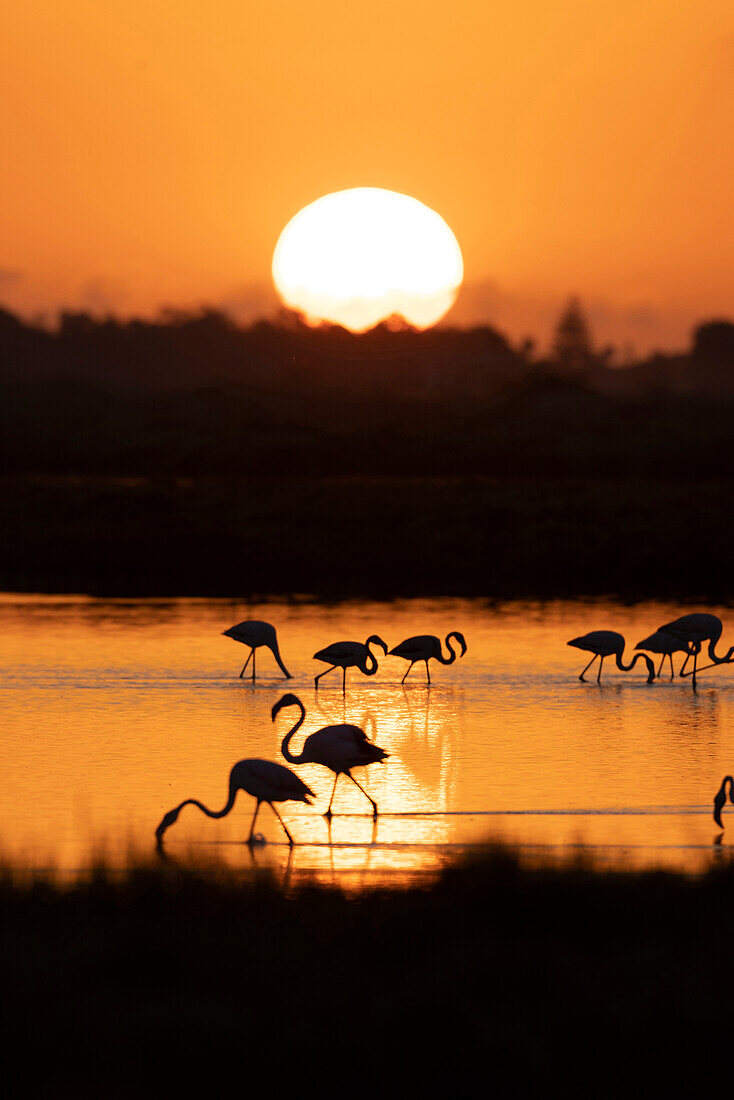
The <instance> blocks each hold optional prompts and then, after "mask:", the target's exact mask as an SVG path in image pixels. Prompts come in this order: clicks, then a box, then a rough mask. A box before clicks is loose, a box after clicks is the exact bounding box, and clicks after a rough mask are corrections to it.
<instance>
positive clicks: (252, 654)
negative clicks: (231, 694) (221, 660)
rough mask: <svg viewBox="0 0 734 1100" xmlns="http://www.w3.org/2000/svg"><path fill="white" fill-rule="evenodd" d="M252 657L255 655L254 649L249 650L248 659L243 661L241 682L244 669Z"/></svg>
mask: <svg viewBox="0 0 734 1100" xmlns="http://www.w3.org/2000/svg"><path fill="white" fill-rule="evenodd" d="M254 655H255V650H254V649H251V650H250V656H249V657H248V658H247V660H246V661H245V663H244V665H243V666H242V672H241V673H240V680H241V679H242V677H243V676H244V675H245V669H246V668H247V666H248V665H249V663H250V660H251V658H252V657H254Z"/></svg>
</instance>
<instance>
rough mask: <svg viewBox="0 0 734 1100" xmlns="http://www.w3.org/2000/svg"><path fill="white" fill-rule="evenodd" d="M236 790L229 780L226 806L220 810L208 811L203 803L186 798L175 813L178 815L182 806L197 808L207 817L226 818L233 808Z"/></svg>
mask: <svg viewBox="0 0 734 1100" xmlns="http://www.w3.org/2000/svg"><path fill="white" fill-rule="evenodd" d="M238 789H239V788H238V787H237V784H236V783H234V782H233V781H232V780H231V779H230V781H229V797H228V799H227V802H226V804H225V805H224V806H223V807H222V809H221V810H210V809H209V807H208V806H205V805H204V803H203V802H199V800H198V798H187V799H186V801H185V802H182V803H181V805H180V806H179V808H178V810H177V811H176V813H177V814H178V813H180V812H181V810H182V809H183V808H184V806H197V807H198V808H199V809H200V810H201V812H202V813H204V814H206V816H207V817H226V816H227V814H228V813H229V811H230V810H231V809H232V807H233V806H234V800H235V798H236V797H237V791H238Z"/></svg>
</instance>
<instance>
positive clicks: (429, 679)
mask: <svg viewBox="0 0 734 1100" xmlns="http://www.w3.org/2000/svg"><path fill="white" fill-rule="evenodd" d="M426 676H427V677H428V683H429V684H430V682H431V670H430V669H429V667H428V658H427V657H426Z"/></svg>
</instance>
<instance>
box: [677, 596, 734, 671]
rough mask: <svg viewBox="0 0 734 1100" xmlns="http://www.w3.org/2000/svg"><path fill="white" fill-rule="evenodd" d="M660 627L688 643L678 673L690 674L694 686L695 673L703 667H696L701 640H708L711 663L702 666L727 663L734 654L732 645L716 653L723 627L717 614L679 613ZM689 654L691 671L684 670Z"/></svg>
mask: <svg viewBox="0 0 734 1100" xmlns="http://www.w3.org/2000/svg"><path fill="white" fill-rule="evenodd" d="M660 629H661V630H665V631H666V632H667V633H668V634H674V635H675V636H676V637H677V638H680V639H681V640H682V641H684V642H688V643H689V645H690V649H689V652H688V656H687V657H686V659H685V661H684V662H683V667H682V668H681V670H680V672H679V673H678V675H679V676H691V675H692V676H693V686H694V688H695V686H696V673H697V672H702V671H703V669H699V668H697V667H696V666H697V661H698V655H699V653H700V652H701V645H702V644H703V642H708V644H709V646H708V654H709V659H710V661H711V664H710V665H704V668H713V666H714V665H725V664H728V663H729V662H730V661H731V658H732V654H734V646H732V647H731V649H730V650H729V651H728V653H726V654H725V655H724V656H723V657H718V656H717V654H716V649H715V647H716V643H717V642H718V640H719V638H720V637H721V632H722V630H723V629H724V627H723V623H722V622H721V619H720V618H719V617H718V615H710V614H708V612H706V611H694V612H693V613H692V614H691V615H681V617H680V618H679V619H674V620H673V622H672V623H666V624H665V626H661V627H660ZM691 654H693V673H690V672H686V670H685V669H686V665H687V664H688V657H690V655H691Z"/></svg>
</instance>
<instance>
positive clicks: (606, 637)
mask: <svg viewBox="0 0 734 1100" xmlns="http://www.w3.org/2000/svg"><path fill="white" fill-rule="evenodd" d="M566 644H567V645H571V646H574V647H575V648H576V649H585V650H586V651H587V652H588V653H593V654H594V656H593V657H592V658H591V660H590V661H589V663H588V665H587V666H586V668H584V670H583V671H582V673H581V675H580V676H579V680H581V681H582V683H586V681H585V680H584V672H586V671H587V669H590V668H591V666H592V665H593V663H594V661H595V660H596V658H597V657H599V658H600V660H599V672H598V674H597V677H596V682H597V684H598V683H600V681H601V670H602V665H603V664H604V658H605V657H611V656H612V655H614V657H615V658H616V661H617V668H619V669H621V670H622V672H629V671H630V670H631V669H633V668H634V667H635V665H636V664H637V662H638V661H644V662H645V664H646V665H647V672H648V676H647V682H648V684H651V683H652V682H653V680H654V679H655V665H654V664H653V663H652V661H651V659H650V658H649V657H648V656H647V654H646V653H637V654H635V656H634V657H633V658H632V661H631V662H630V664H628V665H625V664H623V663H622V653H623V652H624V647H625V640H624V637H623V635H622V634H617V632H616V631H615V630H592V631H590V632H589V633H588V634H582V635H581V637H580V638H572V639H571V641H570V642H567V643H566Z"/></svg>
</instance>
